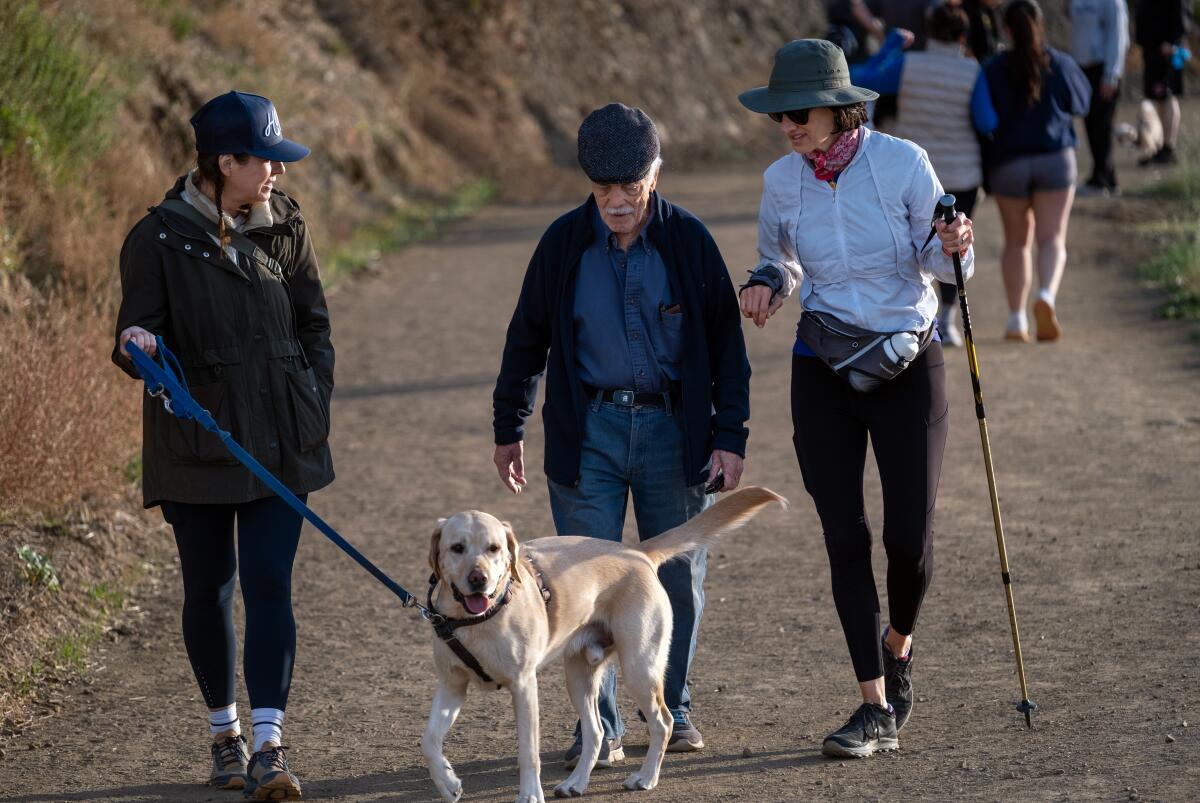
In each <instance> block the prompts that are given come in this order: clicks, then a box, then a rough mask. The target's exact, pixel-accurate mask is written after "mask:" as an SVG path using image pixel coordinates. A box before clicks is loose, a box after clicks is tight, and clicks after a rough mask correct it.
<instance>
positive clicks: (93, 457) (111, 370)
mask: <svg viewBox="0 0 1200 803" xmlns="http://www.w3.org/2000/svg"><path fill="white" fill-rule="evenodd" d="M8 295H9V296H10V297H9V298H8V299H4V300H2V303H0V309H4V310H5V311H3V312H0V343H3V348H0V376H4V377H6V381H5V383H4V385H3V388H0V516H3V517H5V518H11V517H14V516H19V515H20V514H22V513H30V512H39V513H45V512H49V511H52V510H60V509H63V508H69V507H71V506H72V505H75V504H78V503H79V502H80V501H81V500H86V499H88V498H89V497H91V496H95V495H97V494H101V493H105V492H108V491H110V490H111V489H112V488H114V487H116V486H118V485H119V484H120V482H121V477H122V472H123V471H124V470H125V469H126V467H127V465H128V464H129V462H130V461H131V460H132V459H133V457H134V452H133V449H134V445H135V444H136V443H137V440H138V439H137V432H138V429H139V423H140V417H141V416H140V410H139V405H138V398H139V397H138V393H137V390H135V388H134V386H133V383H132V382H130V381H129V380H128V379H127V378H125V376H124V375H123V374H121V373H120V372H119V371H118V370H117V368H116V367H115V366H113V365H112V364H111V363H110V362H109V350H110V349H111V348H112V334H111V332H110V327H111V321H110V318H109V313H108V311H107V310H106V309H104V307H103V305H101V306H97V305H94V304H92V303H91V302H90V301H88V300H78V299H76V300H69V299H64V298H55V297H40V296H39V295H38V294H37V293H35V292H33V291H32V290H31V289H29V288H28V287H25V288H21V287H20V286H18V285H16V284H15V283H10V287H9V289H8Z"/></svg>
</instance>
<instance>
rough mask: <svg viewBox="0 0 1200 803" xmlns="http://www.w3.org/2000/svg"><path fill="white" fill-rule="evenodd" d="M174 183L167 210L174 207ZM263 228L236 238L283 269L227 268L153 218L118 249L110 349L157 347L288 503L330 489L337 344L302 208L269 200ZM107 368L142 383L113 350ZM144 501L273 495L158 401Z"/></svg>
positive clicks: (219, 254) (146, 437) (195, 230)
mask: <svg viewBox="0 0 1200 803" xmlns="http://www.w3.org/2000/svg"><path fill="white" fill-rule="evenodd" d="M184 181H185V178H180V179H179V181H177V182H176V184H175V186H174V187H173V188H172V189H171V190H170V191H169V192H168V193H167V198H180V197H181V192H182V190H183V188H184ZM270 208H271V213H272V218H273V220H272V223H271V225H270V226H267V227H265V228H259V229H250V230H248V231H245V232H244V233H245V234H246V235H247V236H248V237H249V238H250V239H251V240H253V241H254V242H255V244H257V245H258V246H259V247H261V248H262V249H263V250H265V251H266V252H267V253H268V254H270V255H271V256H272V257H273V258H274V259H275V261H276V262H278V263H279V265H280V266H282V268H283V275H282V276H276V275H274V274H273V273H272V272H271V271H270V269H268V268H267V267H266V266H263V265H257V264H247V263H249V262H252V261H251V260H249V259H247V258H246V257H244V256H240V255H239V259H238V262H237V263H236V264H235V263H234V261H233V260H232V259H231V258H230V256H229V255H228V254H227V253H225V252H223V251H222V249H220V248H218V247H217V245H216V243H214V241H213V239H212V238H211V237H209V236H208V234H206V233H205V232H204V231H202V230H201V229H200V228H199V227H198V226H197V225H196V224H194V223H192V222H191V221H189V220H187V219H185V218H182V217H180V216H178V215H176V214H173V213H171V212H169V211H167V210H165V209H163V208H162V207H152V208H151V209H150V211H149V214H147V215H146V216H145V217H143V218H142V219H141V220H140V221H139V222H138V223H137V225H135V226H134V227H133V230H132V231H130V233H129V236H128V237H127V238H126V239H125V245H124V246H123V247H122V249H121V291H122V296H121V308H120V312H119V313H118V315H117V327H116V332H117V337H118V338H119V337H120V333H121V332H122V331H124V330H125V329H126V328H128V327H130V326H140V327H142V328H143V329H146V330H147V331H149V332H151V333H153V334H156V335H161V336H162V338H163V342H164V343H166V345H167V348H169V349H170V350H171V351H172V352H174V353H175V355H176V356H177V357H178V358H179V362H180V364H181V365H182V366H183V371H184V374H185V377H186V379H187V383H188V386H189V387H190V389H191V392H192V395H193V396H194V397H195V399H196V401H197V402H199V403H200V405H201V406H202V407H204V408H206V409H207V410H208V411H209V412H210V413H212V415H213V417H214V418H215V419H216V420H217V423H218V424H219V425H220V427H221V428H222V429H224V430H227V431H229V432H230V433H232V435H233V438H234V440H236V441H237V442H238V443H239V444H241V445H242V447H243V448H245V449H246V450H247V451H248V452H250V454H252V455H253V456H254V457H255V458H256V459H257V460H259V461H260V462H261V463H262V464H263V465H264V466H266V467H267V469H268V470H269V471H271V473H273V474H275V476H277V477H279V479H280V480H282V481H283V483H284V484H285V485H286V486H287V487H288V488H290V489H291V490H292V491H293V492H294V493H297V494H299V493H307V492H309V491H315V490H317V489H318V488H321V487H323V486H325V485H328V484H329V483H330V482H331V481H332V480H333V463H332V460H331V458H330V454H329V445H328V443H327V438H328V436H329V397H330V394H331V393H332V391H333V345H332V344H331V343H330V340H329V311H328V309H327V308H326V305H325V293H324V290H323V289H322V286H321V277H320V271H319V269H318V266H317V257H316V253H315V252H314V251H313V246H312V240H311V238H310V237H309V234H308V227H307V226H306V225H305V223H304V217H303V216H302V215H301V214H300V207H299V206H297V204H296V202H295V201H293V200H292V199H291V198H288V197H287V196H286V195H284V194H283V193H282V192H279V191H278V190H275V191H273V192H272V194H271V200H270ZM113 362H115V363H116V364H117V365H118V366H119V367H120V368H121V369H122V370H124V371H125V372H126V373H127V374H129V375H130V376H133V377H134V378H137V374H136V372H135V371H134V369H133V366H132V364H131V363H130V362H128V361H127V360H125V359H123V358H122V357H121V356H120V355H119V353H118V352H117V350H116V348H114V349H113ZM142 484H143V485H142V499H143V503H144V504H145V506H146V507H153V506H154V505H157V504H159V503H160V502H162V501H164V500H169V501H174V502H191V503H202V504H235V503H241V502H249V501H252V500H254V499H260V498H263V497H266V496H270V495H271V494H272V491H271V490H270V489H269V488H267V486H265V485H264V484H263V483H262V482H260V481H259V480H258V479H257V478H256V477H255V476H254V475H253V474H251V473H250V471H249V470H248V469H246V468H244V467H243V466H242V465H241V464H239V463H237V462H236V461H235V460H234V459H233V457H232V456H231V455H230V454H229V452H228V451H227V450H226V449H225V447H224V445H223V444H222V443H221V441H220V439H219V438H218V437H217V436H216V435H213V434H211V433H209V432H207V431H205V430H204V429H202V428H201V427H200V426H199V425H197V424H196V423H195V422H193V421H181V420H179V419H178V418H175V417H174V416H173V415H171V414H170V413H168V412H166V411H165V410H164V409H163V406H162V404H161V402H160V401H159V400H158V399H154V398H151V397H149V396H148V395H144V397H143V403H142Z"/></svg>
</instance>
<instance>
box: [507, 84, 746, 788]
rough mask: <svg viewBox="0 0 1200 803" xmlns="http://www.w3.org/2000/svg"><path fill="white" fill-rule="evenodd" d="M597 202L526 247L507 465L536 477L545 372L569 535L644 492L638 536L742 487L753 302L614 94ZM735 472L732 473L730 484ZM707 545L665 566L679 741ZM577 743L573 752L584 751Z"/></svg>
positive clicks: (513, 474) (548, 458)
mask: <svg viewBox="0 0 1200 803" xmlns="http://www.w3.org/2000/svg"><path fill="white" fill-rule="evenodd" d="M578 147H579V164H580V166H581V167H582V168H583V171H584V173H585V174H587V176H588V178H589V179H590V180H591V182H592V191H591V194H590V195H589V196H588V199H587V200H586V201H585V202H584V203H583V204H582V205H580V206H579V207H577V208H575V209H573V210H571V211H570V212H567V213H566V214H565V215H563V216H562V217H560V218H559V219H558V220H556V221H555V222H554V223H553V224H552V225H551V226H550V228H549V229H547V230H546V233H545V234H543V235H542V239H541V242H539V243H538V246H537V249H536V250H535V251H534V254H533V258H532V259H531V260H530V262H529V268H528V270H527V271H526V274H525V281H524V284H523V285H522V286H521V294H520V297H519V298H518V299H517V307H516V310H515V311H514V312H513V316H512V321H511V323H510V324H509V327H508V335H507V338H506V340H505V343H504V356H503V360H502V362H501V365H500V375H499V376H498V377H497V379H496V390H495V393H494V395H493V408H494V418H493V427H494V429H495V438H496V449H495V453H494V455H493V460H494V462H495V464H496V468H497V470H498V471H499V473H500V479H501V480H502V481H503V482H504V484H505V486H506V487H507V488H508V489H509V490H511V491H513V492H514V493H516V492H519V491H520V489H521V487H522V486H524V484H525V482H526V479H525V466H524V457H523V455H524V447H523V441H524V437H525V435H524V432H525V422H526V419H527V418H528V417H529V415H530V414H531V413H532V411H533V406H534V401H535V399H536V396H537V386H538V379H539V378H540V376H541V374H542V373H543V372H545V375H546V399H545V402H544V403H543V406H542V421H543V424H544V426H545V439H546V447H545V449H546V452H545V471H546V478H547V481H548V484H549V488H550V508H551V512H552V513H553V516H554V527H555V529H556V530H557V531H558V533H559V535H587V536H592V537H595V538H604V539H607V540H610V541H620V540H621V531H622V529H623V527H624V524H625V510H626V506H627V500H628V498H629V497H630V496H632V498H633V509H634V515H635V516H636V517H637V530H638V536H639V537H640V538H642V539H643V540H644V539H647V538H652V537H653V536H655V535H658V534H659V533H662V532H665V531H666V530H669V529H671V528H672V527H676V526H678V525H680V524H682V523H683V522H685V521H686V520H688V519H689V518H691V517H692V516H694V515H696V514H697V513H699V512H700V511H701V510H703V509H704V508H705V507H706V506H707V505H708V503H709V502H710V501H711V500H712V493H713V492H714V491H716V490H717V486H720V487H721V489H723V490H725V491H730V490H733V489H734V488H736V487H737V484H738V481H739V479H740V477H741V474H742V459H743V458H744V457H745V454H746V437H747V430H746V426H745V422H746V420H747V419H748V418H749V417H750V363H749V361H748V360H747V358H746V344H745V341H744V340H743V338H742V328H741V312H740V310H739V307H738V300H737V296H736V295H735V293H734V290H733V283H732V282H731V281H730V278H729V272H728V271H727V270H726V268H725V262H724V260H722V259H721V252H720V251H719V250H718V249H717V244H716V243H715V242H714V241H713V238H712V236H711V235H710V234H709V233H708V229H706V228H705V226H704V224H703V223H701V222H700V220H699V219H698V218H696V217H695V216H694V215H692V214H691V213H690V212H688V211H687V210H685V209H683V208H681V207H679V206H676V205H675V204H672V203H670V202H669V201H667V200H666V199H665V198H663V197H662V196H661V195H659V194H658V192H657V189H656V188H657V185H658V176H659V171H660V169H661V166H662V158H661V157H660V152H659V141H658V132H657V129H656V128H655V125H654V122H653V121H652V120H651V119H650V118H649V116H647V115H646V113H645V112H643V111H642V110H641V109H634V108H630V107H628V106H625V105H622V104H620V103H612V104H609V105H607V106H604V107H603V108H600V109H597V110H596V111H594V112H592V113H591V114H589V115H588V116H587V118H586V119H585V120H584V121H583V124H582V125H581V126H580V127H579V145H578ZM722 483H723V485H722ZM706 565H707V557H706V555H705V553H704V551H702V550H701V551H698V552H693V553H688V554H687V555H684V556H680V557H679V558H676V559H675V560H672V561H670V562H668V563H666V564H664V565H663V566H662V568H661V569H659V572H658V575H659V579H660V580H661V581H662V584H663V587H664V588H665V589H666V592H667V596H668V597H669V598H670V600H671V610H672V613H673V621H674V627H673V629H672V632H671V644H670V647H669V652H668V656H667V673H666V677H665V678H664V696H665V698H666V699H665V702H666V704H667V707H668V708H669V709H670V710H671V714H672V718H673V720H674V724H673V728H672V732H671V737H670V741H669V742H668V744H667V750H668V751H669V752H680V751H689V750H699V749H701V748H703V747H704V740H703V738H702V737H701V735H700V731H699V730H698V729H697V728H696V727H695V725H693V724H692V722H691V719H690V712H691V708H692V701H691V696H690V694H689V692H688V686H687V675H688V668H689V666H690V665H691V662H692V657H693V656H694V654H695V651H696V638H697V634H698V632H699V628H700V615H701V612H702V611H703V609H704V587H703V582H704V575H705V568H706ZM599 707H600V719H601V721H602V724H603V727H604V737H605V738H604V742H603V743H602V744H601V747H600V756H599V761H598V763H599V765H600V766H611V765H612V764H614V763H618V762H619V761H621V760H622V758H623V756H624V751H623V750H622V747H621V736H622V734H623V731H624V725H623V724H622V722H621V716H620V714H619V712H618V711H617V704H616V676H615V673H614V671H613V669H612V667H611V666H610V667H609V670H608V672H607V673H606V674H605V677H604V680H603V685H602V687H601V693H600V703H599ZM581 747H582V743H581V739H580V731H579V728H578V725H577V726H576V731H575V743H574V744H573V745H572V747H571V748H570V749H569V750H568V751H567V754H566V756H565V758H564V760H565V763H566V765H567V767H568V768H571V767H574V766H575V764H576V763H578V761H579V755H580V752H581Z"/></svg>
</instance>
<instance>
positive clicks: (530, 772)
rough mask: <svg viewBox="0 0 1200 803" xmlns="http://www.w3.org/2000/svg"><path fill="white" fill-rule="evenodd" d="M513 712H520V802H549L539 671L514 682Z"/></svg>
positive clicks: (518, 793)
mask: <svg viewBox="0 0 1200 803" xmlns="http://www.w3.org/2000/svg"><path fill="white" fill-rule="evenodd" d="M512 701H513V711H514V712H516V715H517V742H518V745H519V749H520V752H519V753H518V756H517V763H518V765H519V766H520V768H521V787H520V790H519V791H518V792H517V803H546V797H545V795H543V794H542V757H541V754H540V753H539V752H538V750H539V747H540V745H541V741H542V740H541V733H540V727H539V722H538V686H537V674H536V673H534V672H530V673H529V674H528V675H524V676H522V677H520V678H518V679H517V681H516V682H515V683H513V684H512Z"/></svg>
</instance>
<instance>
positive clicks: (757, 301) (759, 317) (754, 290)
mask: <svg viewBox="0 0 1200 803" xmlns="http://www.w3.org/2000/svg"><path fill="white" fill-rule="evenodd" d="M738 301H739V302H740V303H741V306H742V316H743V317H745V318H753V319H754V325H755V326H757V327H758V328H759V329H762V328H763V327H764V326H766V325H767V318H770V317H771V316H772V315H774V314H775V313H776V312H777V311H778V310H779V308H780V307H782V306H783V296H780V295H774V296H772V292H771V288H770V287H767V286H766V285H762V284H755V285H751V286H750V287H747V288H745V289H744V290H742V292H741V294H740V295H739V296H738Z"/></svg>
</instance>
